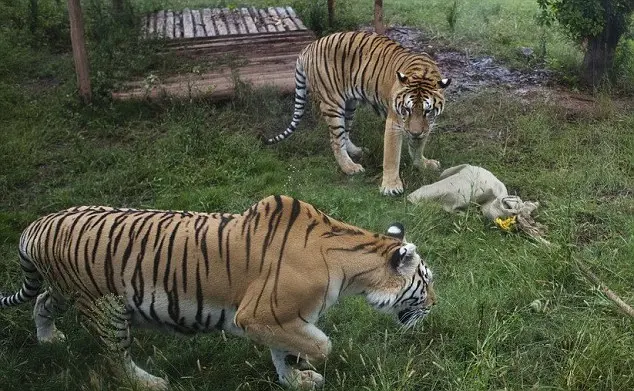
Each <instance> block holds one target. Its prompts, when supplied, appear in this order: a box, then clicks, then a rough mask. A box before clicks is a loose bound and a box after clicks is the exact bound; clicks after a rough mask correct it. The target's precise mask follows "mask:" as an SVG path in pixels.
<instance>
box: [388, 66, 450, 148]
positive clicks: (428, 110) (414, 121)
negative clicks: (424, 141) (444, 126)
mask: <svg viewBox="0 0 634 391" xmlns="http://www.w3.org/2000/svg"><path fill="white" fill-rule="evenodd" d="M430 73H431V74H432V75H435V76H432V78H430V77H429V75H428V73H427V72H418V71H417V72H410V73H403V72H396V80H395V90H394V94H393V95H392V96H394V101H393V102H392V104H393V107H392V109H393V110H394V113H396V115H397V117H398V119H399V120H400V123H401V124H402V128H403V130H404V131H406V132H407V134H408V135H409V136H410V137H412V138H414V139H419V138H422V137H423V136H424V135H425V134H427V133H428V132H429V127H430V122H431V123H433V121H434V119H435V117H436V116H437V115H439V114H440V113H442V110H443V108H444V106H445V97H444V90H445V88H447V87H449V84H451V79H441V78H440V74H439V73H438V72H430Z"/></svg>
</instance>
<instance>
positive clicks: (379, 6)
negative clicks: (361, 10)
mask: <svg viewBox="0 0 634 391" xmlns="http://www.w3.org/2000/svg"><path fill="white" fill-rule="evenodd" d="M374 31H376V33H377V34H385V25H384V24H383V0H374Z"/></svg>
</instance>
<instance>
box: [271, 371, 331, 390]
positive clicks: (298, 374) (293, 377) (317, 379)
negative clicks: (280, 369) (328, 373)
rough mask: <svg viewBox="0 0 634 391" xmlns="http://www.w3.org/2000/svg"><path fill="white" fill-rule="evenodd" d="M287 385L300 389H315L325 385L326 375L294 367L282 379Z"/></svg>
mask: <svg viewBox="0 0 634 391" xmlns="http://www.w3.org/2000/svg"><path fill="white" fill-rule="evenodd" d="M280 383H282V384H283V385H284V386H286V387H292V388H296V389H298V390H314V389H317V388H321V387H322V386H323V385H324V377H323V376H322V375H320V374H319V373H317V372H315V371H312V370H305V371H300V370H299V369H293V370H291V372H290V373H289V374H287V375H286V376H285V377H284V378H281V379H280Z"/></svg>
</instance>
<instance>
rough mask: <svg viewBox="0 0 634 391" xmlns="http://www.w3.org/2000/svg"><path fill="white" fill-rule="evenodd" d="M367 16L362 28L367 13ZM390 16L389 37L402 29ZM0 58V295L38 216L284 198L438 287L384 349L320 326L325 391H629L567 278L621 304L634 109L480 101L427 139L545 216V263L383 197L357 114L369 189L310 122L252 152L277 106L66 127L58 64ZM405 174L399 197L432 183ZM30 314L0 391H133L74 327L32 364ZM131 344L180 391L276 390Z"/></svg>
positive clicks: (625, 372) (588, 295)
mask: <svg viewBox="0 0 634 391" xmlns="http://www.w3.org/2000/svg"><path fill="white" fill-rule="evenodd" d="M365 3H368V4H365ZM365 3H363V7H364V8H363V9H362V11H359V12H360V13H361V15H365V14H363V13H364V12H367V13H369V9H370V8H371V4H369V3H370V2H365ZM355 4H356V3H355ZM399 4H401V5H400V6H398V5H395V7H394V8H395V11H389V12H390V13H392V12H394V13H393V14H392V15H393V16H391V18H397V17H398V18H402V20H403V23H409V22H410V19H408V18H413V16H412V15H411V13H410V12H408V8H406V7H407V6H406V5H403V4H405V3H404V2H403V3H399ZM464 6H465V7H466V4H465V5H464ZM350 7H352V6H350ZM355 7H356V5H355ZM366 8H367V9H368V10H367V11H366ZM359 9H360V10H361V8H359ZM503 9H504V8H501V9H500V14H499V15H500V16H498V17H496V18H495V19H492V22H496V21H497V22H496V23H506V21H502V20H498V19H506V18H505V17H503V15H504V12H506V11H503ZM396 10H398V12H400V13H397V11H396ZM465 14H466V11H465ZM397 15H400V16H397ZM407 15H409V16H407ZM363 17H365V16H363ZM430 17H432V16H430ZM437 17H438V16H437ZM430 23H431V22H430ZM437 23H438V26H437V27H434V28H438V29H439V30H440V29H443V28H444V27H442V26H441V25H442V20H440V21H437ZM465 28H466V27H465ZM517 35H521V34H519V33H518V34H517ZM5 37H6V36H5ZM7 42H9V41H8V40H7V39H4V38H3V39H0V45H5V46H1V47H5V48H7V50H10V52H9V53H11V55H10V56H8V57H7V61H4V62H3V63H2V64H0V129H2V130H1V131H0V156H2V159H0V286H1V287H2V289H3V290H4V291H10V290H13V289H17V287H18V286H19V284H20V280H21V273H20V271H19V267H18V264H17V254H16V245H17V239H18V237H19V235H20V232H21V230H22V229H23V228H24V227H25V226H26V225H27V224H28V223H29V222H30V221H32V220H33V219H35V218H36V217H37V216H40V215H42V214H45V213H48V212H52V211H56V210H59V209H62V208H66V207H69V206H72V205H79V204H107V205H117V206H129V207H152V208H169V209H188V210H200V211H232V212H239V211H242V210H244V209H245V208H246V207H247V206H249V205H250V204H252V203H253V202H255V201H256V200H258V199H260V198H262V197H264V196H267V195H269V194H273V193H281V194H288V195H292V196H296V197H299V198H301V199H303V200H305V201H308V202H311V203H313V204H314V205H316V206H317V207H319V208H321V209H322V210H324V211H326V212H327V213H329V214H330V215H332V216H333V217H335V218H338V219H341V220H344V221H347V222H350V223H353V224H356V225H359V226H362V227H364V228H367V229H371V230H374V231H382V230H383V229H385V227H387V225H388V224H389V223H390V222H392V221H395V220H400V221H402V222H403V223H404V224H405V227H406V229H407V230H408V236H409V239H410V240H412V241H413V242H415V243H416V244H417V245H418V246H419V251H420V252H421V254H424V255H425V256H426V257H427V258H428V262H429V264H430V265H431V267H432V269H433V271H434V273H435V276H436V291H437V293H438V295H439V300H440V303H439V305H438V306H436V308H435V309H434V311H433V312H432V314H431V315H430V317H429V318H428V319H427V320H425V322H424V324H423V327H422V329H420V330H416V331H410V332H401V331H398V328H397V327H396V326H395V325H394V324H393V323H392V321H391V320H390V319H387V318H385V317H383V316H382V315H379V314H376V313H374V312H372V311H371V310H370V309H369V308H368V307H367V305H366V304H365V303H363V302H362V301H360V300H357V299H347V300H345V301H343V302H342V303H341V304H339V305H338V306H336V307H335V308H334V309H333V310H332V311H330V312H329V313H328V314H327V316H326V317H325V318H324V319H323V320H322V321H321V323H320V324H321V326H322V328H323V329H324V330H325V331H326V332H327V333H328V334H329V335H330V336H331V337H332V339H333V343H334V351H333V353H332V355H331V356H330V359H329V360H328V361H327V363H326V364H325V366H322V367H321V368H320V370H321V371H322V372H323V373H324V374H325V376H326V381H327V383H326V389H327V390H344V389H345V390H372V391H375V390H377V391H378V390H420V389H434V390H489V389H496V390H497V389H509V390H517V389H539V390H542V389H544V390H545V389H548V390H552V389H561V390H569V389H574V390H631V389H634V327H633V325H632V322H631V319H628V318H626V317H624V316H623V315H622V314H620V313H619V312H618V311H616V310H615V309H614V306H613V305H612V304H611V303H610V302H609V301H608V300H607V299H605V297H604V296H603V295H602V294H601V293H600V292H598V291H597V290H596V289H594V287H593V286H592V285H591V284H588V283H587V282H586V281H585V280H584V279H583V277H581V275H580V274H579V273H578V271H577V269H576V268H575V266H574V264H573V260H574V259H580V260H583V261H584V262H586V263H587V264H588V265H590V267H591V268H592V270H593V271H594V272H595V273H597V274H598V275H599V276H600V277H601V278H602V279H603V280H605V282H606V283H607V284H608V285H609V286H610V287H611V288H612V289H613V290H615V291H616V292H617V293H619V294H621V295H622V297H623V298H624V300H626V301H628V302H630V303H634V294H632V283H631V282H632V281H633V280H634V269H633V268H632V267H631V262H632V259H634V244H633V243H632V240H631V238H632V237H633V236H634V223H633V222H634V200H633V194H634V157H633V156H634V155H633V154H632V151H633V150H634V134H633V133H632V131H631V130H632V128H634V114H632V111H631V107H632V106H631V103H630V105H624V104H623V103H620V102H616V101H613V100H612V99H610V97H607V96H606V97H599V98H598V100H597V103H594V104H585V105H583V106H581V107H577V108H571V107H570V106H565V107H564V106H562V105H560V103H559V102H558V100H557V99H551V100H546V99H543V98H542V96H541V95H536V96H534V97H533V98H532V99H530V100H528V101H527V100H526V98H525V97H520V96H517V95H514V94H512V93H509V92H507V91H497V90H487V91H481V92H479V93H477V94H471V95H463V96H461V97H460V98H459V99H457V100H456V101H454V102H452V103H451V105H450V106H448V107H447V109H446V111H445V113H444V114H443V116H442V117H441V118H440V119H439V121H438V124H437V125H438V130H439V132H438V133H437V134H435V135H434V136H433V138H432V140H431V142H430V144H429V146H428V149H427V155H428V156H429V157H433V158H437V159H439V160H441V162H442V163H443V165H444V166H445V167H449V166H452V165H456V164H461V163H471V164H476V165H481V166H484V167H486V168H488V169H489V170H491V171H493V172H494V173H495V174H497V176H498V177H499V178H500V179H501V180H502V181H504V182H505V183H506V184H507V186H508V187H509V189H511V190H512V192H513V193H515V194H518V195H520V196H521V197H522V198H524V199H530V200H538V201H540V202H541V203H542V206H541V207H540V209H539V216H538V219H539V220H540V221H541V222H543V223H545V224H547V225H548V226H549V234H548V239H549V240H551V241H552V242H553V243H554V244H555V246H553V247H552V248H545V247H543V246H537V245H535V244H533V243H531V242H530V241H528V240H526V239H525V238H523V237H520V236H517V235H508V234H503V233H502V232H500V231H499V230H497V229H494V228H492V227H491V224H490V222H488V221H486V220H484V219H483V218H482V217H481V216H480V215H479V213H478V212H477V210H475V209H474V210H470V211H468V213H465V214H462V215H452V214H448V213H445V212H444V211H442V210H441V209H440V208H439V207H438V206H436V205H433V204H428V205H421V206H416V207H415V206H412V205H409V204H408V203H407V202H406V201H405V198H404V197H397V198H386V197H382V196H380V195H379V192H378V185H379V179H377V176H378V175H379V174H380V172H381V167H380V164H381V156H382V141H381V140H382V138H381V136H382V134H381V129H382V121H381V119H380V118H378V117H376V116H375V115H374V114H373V113H372V112H371V110H367V109H362V110H359V112H358V120H357V122H356V125H355V129H354V131H353V139H354V140H355V141H358V144H361V145H363V146H365V147H367V148H368V149H369V150H370V154H368V155H367V156H366V157H364V160H363V164H364V165H365V167H366V169H367V172H366V173H365V174H364V175H360V176H355V177H346V176H345V175H343V174H342V173H341V172H340V171H339V170H338V167H337V165H336V163H335V161H334V158H333V156H332V152H331V151H330V148H329V146H328V142H327V137H326V129H325V125H324V123H323V121H321V120H319V118H318V116H317V115H316V114H315V113H314V112H311V113H310V114H309V115H307V117H306V118H305V121H304V122H303V123H302V124H301V126H300V131H298V134H296V135H295V136H294V137H293V138H291V139H290V140H288V141H287V142H285V143H283V144H279V145H278V146H275V147H266V148H265V147H262V146H260V145H259V143H258V142H257V141H256V137H255V136H256V134H257V133H258V132H260V131H263V132H266V133H269V134H272V133H276V132H279V131H281V130H282V129H283V128H284V126H285V125H286V123H287V122H288V121H290V118H291V110H292V98H290V97H281V96H278V95H277V94H275V92H273V91H250V90H248V89H245V90H242V91H241V92H240V95H239V97H238V98H237V99H235V100H234V101H231V102H227V103H224V104H210V103H208V102H205V101H195V102H182V103H181V102H161V103H158V104H147V103H126V104H121V103H109V102H98V103H97V104H95V105H93V106H91V107H79V106H78V105H77V104H76V101H75V98H74V97H73V84H72V82H73V75H72V63H71V62H70V59H69V58H68V56H67V55H64V54H62V55H60V54H58V52H56V50H55V49H54V48H52V47H46V48H43V49H40V50H37V51H34V50H32V49H30V48H28V47H26V46H25V47H19V46H17V45H12V44H9V43H7ZM487 42H488V41H487ZM487 42H483V43H482V45H483V47H484V46H486V45H488V43H487ZM113 56H116V53H115V54H114V55H113ZM112 58H114V57H111V58H110V60H108V59H107V56H103V57H99V59H103V61H107V60H108V61H113V60H112ZM106 84H107V83H102V84H100V85H104V86H105V85H106ZM403 160H404V162H403V167H402V174H403V177H404V180H405V182H406V185H407V188H408V191H411V190H414V189H416V188H418V187H419V186H421V185H423V184H426V183H429V182H431V181H433V180H435V178H436V175H437V174H434V173H429V172H418V171H416V170H415V169H413V168H412V167H411V165H410V162H409V160H408V159H407V158H404V159H403ZM31 308H32V307H31V306H28V305H25V306H23V307H19V308H16V309H10V310H3V311H2V312H0V379H1V380H0V389H1V390H3V391H4V390H7V391H11V390H25V389H26V390H28V389H36V388H37V389H41V390H93V389H108V390H116V389H129V387H128V386H127V385H126V384H125V383H122V382H120V381H119V380H117V378H116V377H113V376H112V375H111V374H110V372H109V371H108V369H107V368H108V366H107V362H106V360H105V359H104V358H103V357H102V356H101V353H100V350H99V349H98V347H97V343H96V341H95V339H94V337H92V336H91V335H90V334H89V333H88V332H86V331H85V330H84V329H83V328H82V327H81V326H79V322H78V320H77V319H76V318H77V314H76V313H75V312H74V311H72V310H71V311H69V312H68V313H66V314H65V315H64V317H63V318H62V319H61V320H60V328H61V329H62V330H64V331H65V332H66V334H67V336H68V342H67V343H65V344H58V345H52V346H40V345H38V344H37V342H36V340H35V331H34V325H33V322H32V319H31ZM135 335H136V336H137V337H138V341H139V343H138V344H135V346H134V350H133V357H135V359H136V360H137V362H138V363H139V364H140V365H141V366H143V367H144V368H146V369H148V370H150V371H151V372H153V373H155V374H162V375H166V376H168V377H169V378H170V380H171V382H172V384H173V385H174V389H176V390H236V389H240V390H271V389H280V387H279V386H278V385H277V384H276V383H275V373H274V370H273V366H272V364H271V360H270V358H269V354H268V352H267V351H266V349H264V348H263V347H261V346H256V345H253V344H252V343H250V342H248V341H246V340H242V339H237V338H228V339H226V340H225V339H224V338H223V337H222V336H221V335H209V336H200V337H196V338H189V339H181V338H177V337H173V336H165V335H162V334H157V333H152V332H137V333H135Z"/></svg>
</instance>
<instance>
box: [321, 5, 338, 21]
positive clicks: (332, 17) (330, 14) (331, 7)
mask: <svg viewBox="0 0 634 391" xmlns="http://www.w3.org/2000/svg"><path fill="white" fill-rule="evenodd" d="M322 4H323V3H322ZM334 21H335V0H328V25H329V26H330V27H332V24H333V22H334Z"/></svg>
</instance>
